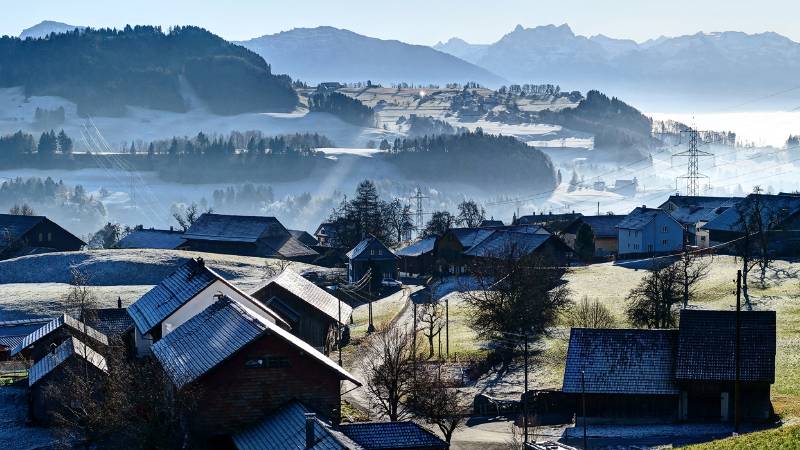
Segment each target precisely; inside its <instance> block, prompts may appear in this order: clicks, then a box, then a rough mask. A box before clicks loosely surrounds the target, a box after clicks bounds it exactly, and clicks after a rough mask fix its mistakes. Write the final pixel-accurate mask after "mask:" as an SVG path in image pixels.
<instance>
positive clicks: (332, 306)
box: [252, 269, 353, 324]
mask: <svg viewBox="0 0 800 450" xmlns="http://www.w3.org/2000/svg"><path fill="white" fill-rule="evenodd" d="M271 284H276V285H278V286H280V287H282V288H284V289H286V290H287V291H289V292H290V293H292V294H294V295H295V296H297V297H298V298H300V299H301V300H303V301H305V302H306V303H308V304H309V305H311V306H313V307H314V308H315V309H317V310H319V311H320V312H322V313H324V314H325V315H326V316H328V317H330V318H331V319H333V320H336V321H338V320H339V305H340V303H341V308H342V323H343V324H347V323H349V321H350V315H351V314H353V308H351V307H350V305H348V304H347V303H344V302H340V301H339V299H338V298H336V297H334V296H333V295H331V294H330V293H328V292H327V291H326V290H325V289H322V288H321V287H319V286H317V285H316V284H314V283H312V282H310V281H308V280H306V279H305V278H303V276H301V275H300V274H298V273H297V272H295V271H293V270H292V269H286V270H284V271H283V272H281V273H280V274H278V275H276V276H274V277H273V278H271V279H269V280H267V281H266V282H265V283H264V284H263V285H262V286H261V287H259V288H258V289H256V290H255V292H253V294H252V295H253V296H255V295H256V294H257V293H258V292H259V291H261V290H262V289H264V288H266V287H267V286H269V285H271Z"/></svg>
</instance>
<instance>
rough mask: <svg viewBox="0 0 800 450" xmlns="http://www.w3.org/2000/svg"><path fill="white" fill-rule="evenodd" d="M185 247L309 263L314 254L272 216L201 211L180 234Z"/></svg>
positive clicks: (315, 255) (183, 247)
mask: <svg viewBox="0 0 800 450" xmlns="http://www.w3.org/2000/svg"><path fill="white" fill-rule="evenodd" d="M183 238H184V239H185V240H186V242H185V244H183V245H182V246H181V248H182V249H185V250H193V251H198V252H208V253H224V254H229V255H241V256H259V257H262V258H280V259H288V260H292V261H305V262H310V261H311V260H313V259H314V258H316V257H317V256H318V253H317V252H315V251H314V250H312V249H310V248H309V247H308V246H306V245H305V244H303V243H302V242H300V241H298V240H297V239H296V238H295V237H294V236H292V233H290V232H289V230H287V229H286V228H285V227H284V226H283V225H282V224H281V223H280V222H279V221H278V219H276V218H275V217H266V216H234V215H226V214H209V213H206V214H203V215H201V216H200V217H199V218H198V219H197V221H196V222H195V223H194V224H192V226H191V227H189V229H188V230H186V232H185V233H184V234H183Z"/></svg>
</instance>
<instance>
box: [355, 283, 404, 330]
mask: <svg viewBox="0 0 800 450" xmlns="http://www.w3.org/2000/svg"><path fill="white" fill-rule="evenodd" d="M407 301H408V298H407V296H406V293H405V292H404V291H403V290H400V291H397V292H395V293H394V294H392V295H389V296H387V297H384V298H382V299H379V300H375V301H374V302H372V323H373V324H374V325H375V327H376V328H377V327H379V326H380V325H382V324H388V323H389V322H391V321H392V320H393V319H394V318H396V317H397V316H398V315H399V314H400V312H401V311H402V310H403V308H404V307H405V306H406V304H407ZM368 327H369V303H364V304H362V305H359V306H357V307H355V308H354V309H353V324H352V325H350V337H351V338H353V339H360V338H363V337H364V336H365V335H366V334H367V328H368Z"/></svg>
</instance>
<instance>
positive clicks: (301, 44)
mask: <svg viewBox="0 0 800 450" xmlns="http://www.w3.org/2000/svg"><path fill="white" fill-rule="evenodd" d="M239 44H241V45H243V46H245V47H247V48H249V49H250V50H252V51H254V52H256V53H258V54H259V55H261V56H262V57H264V59H266V60H267V61H269V62H270V63H271V64H272V65H273V67H274V68H275V70H278V71H281V72H285V73H289V74H291V75H292V76H293V77H295V78H297V79H300V80H303V81H306V82H309V83H319V82H323V81H339V82H352V81H366V80H371V81H372V82H375V83H382V84H391V83H393V82H395V83H396V82H406V83H414V84H426V85H427V84H429V83H433V84H446V83H453V82H459V83H464V82H467V81H476V82H478V83H481V84H484V85H487V86H497V85H500V84H502V83H503V82H504V80H503V79H502V78H500V77H499V76H497V75H495V74H494V73H491V72H490V71H488V70H486V69H483V68H480V67H477V66H475V65H473V64H470V63H468V62H466V61H463V60H461V59H458V58H456V57H454V56H452V55H449V54H447V53H442V52H440V51H437V50H434V49H431V48H430V47H426V46H423V45H411V44H406V43H403V42H400V41H395V40H382V39H376V38H371V37H368V36H363V35H360V34H356V33H353V32H352V31H348V30H342V29H338V28H333V27H317V28H295V29H293V30H290V31H283V32H280V33H277V34H272V35H266V36H261V37H258V38H254V39H250V40H247V41H242V42H239Z"/></svg>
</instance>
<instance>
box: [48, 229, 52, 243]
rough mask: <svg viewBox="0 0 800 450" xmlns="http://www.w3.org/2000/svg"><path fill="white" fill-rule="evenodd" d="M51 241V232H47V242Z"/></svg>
mask: <svg viewBox="0 0 800 450" xmlns="http://www.w3.org/2000/svg"><path fill="white" fill-rule="evenodd" d="M52 240H53V233H51V232H49V231H48V232H47V242H50V241H52Z"/></svg>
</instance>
